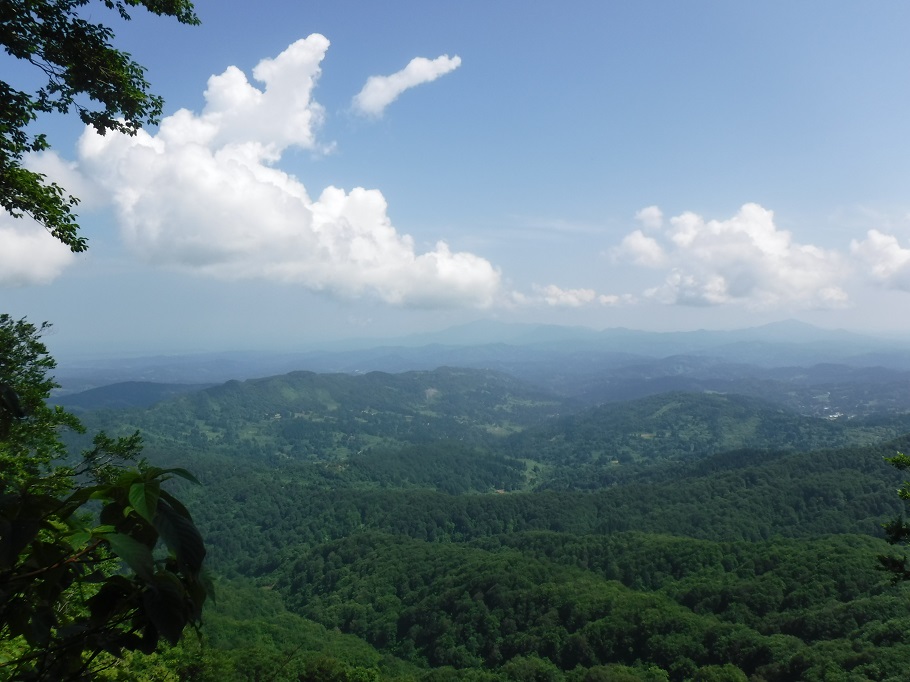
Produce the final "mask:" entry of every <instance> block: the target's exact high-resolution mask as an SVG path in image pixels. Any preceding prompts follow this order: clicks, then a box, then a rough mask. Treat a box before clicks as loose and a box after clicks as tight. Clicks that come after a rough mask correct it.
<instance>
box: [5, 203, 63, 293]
mask: <svg viewBox="0 0 910 682" xmlns="http://www.w3.org/2000/svg"><path fill="white" fill-rule="evenodd" d="M74 260H75V255H74V254H73V253H72V252H71V251H70V250H69V248H67V247H66V246H64V245H63V244H61V243H60V242H59V241H58V240H56V239H54V238H53V237H52V236H51V235H50V233H48V232H47V231H46V230H45V229H44V228H42V227H41V226H40V225H38V223H36V222H35V221H34V220H32V219H31V218H13V217H12V216H10V215H9V214H7V213H3V212H0V287H21V286H27V285H34V284H49V283H50V282H52V281H53V280H55V279H56V278H57V277H59V276H60V274H61V273H62V272H63V270H64V269H65V268H66V267H67V266H69V265H70V264H71V263H72V262H73V261H74Z"/></svg>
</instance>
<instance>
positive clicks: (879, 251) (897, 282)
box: [850, 230, 910, 291]
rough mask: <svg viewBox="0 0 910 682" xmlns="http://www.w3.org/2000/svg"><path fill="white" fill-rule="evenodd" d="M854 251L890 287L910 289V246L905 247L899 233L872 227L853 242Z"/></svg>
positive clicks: (874, 276) (864, 266) (867, 269)
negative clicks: (886, 232) (890, 232)
mask: <svg viewBox="0 0 910 682" xmlns="http://www.w3.org/2000/svg"><path fill="white" fill-rule="evenodd" d="M850 251H851V253H852V254H853V256H854V257H855V258H856V259H857V260H858V261H859V263H860V269H861V270H862V271H863V272H865V273H867V274H868V276H869V277H870V278H871V279H872V280H873V281H875V282H877V283H878V284H881V285H882V286H884V287H886V288H889V289H898V290H901V291H910V249H905V248H904V247H902V246H901V245H900V242H898V240H897V237H894V236H893V235H890V234H885V233H884V232H879V231H878V230H869V232H868V233H867V235H866V239H864V240H863V241H858V240H855V239H854V240H853V241H852V242H851V243H850Z"/></svg>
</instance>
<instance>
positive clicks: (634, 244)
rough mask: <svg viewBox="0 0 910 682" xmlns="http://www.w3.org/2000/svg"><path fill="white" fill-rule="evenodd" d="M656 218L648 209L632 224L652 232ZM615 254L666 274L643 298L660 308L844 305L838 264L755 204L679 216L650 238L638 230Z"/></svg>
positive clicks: (832, 255) (835, 256)
mask: <svg viewBox="0 0 910 682" xmlns="http://www.w3.org/2000/svg"><path fill="white" fill-rule="evenodd" d="M658 213H659V209H656V207H649V208H648V209H644V210H643V211H641V212H639V214H638V218H639V220H641V222H643V223H649V224H650V226H651V227H654V228H656V227H657V221H656V217H657V215H658ZM614 254H616V255H619V256H622V255H627V256H629V257H631V259H632V261H633V262H634V263H636V264H638V265H641V266H646V267H650V268H660V269H664V270H666V272H667V274H666V276H665V279H664V281H663V283H662V284H660V285H658V286H654V287H651V288H650V289H648V290H647V291H646V292H645V294H646V295H647V296H649V297H651V298H655V299H657V300H660V301H663V302H665V303H676V304H685V305H718V304H724V303H743V304H746V305H750V306H758V307H762V306H772V305H782V304H796V305H800V306H804V307H834V306H839V305H842V304H844V303H845V302H846V300H847V294H846V293H845V292H844V291H843V289H841V288H840V286H839V282H840V281H841V279H842V278H843V275H844V271H845V263H844V259H843V258H842V257H841V256H840V255H839V254H837V253H836V252H833V251H826V250H824V249H821V248H819V247H817V246H813V245H811V244H800V243H798V242H796V241H794V239H793V236H792V235H791V234H790V232H788V231H786V230H781V229H779V228H778V227H777V226H776V225H775V224H774V214H773V212H772V211H769V210H767V209H765V208H763V207H761V206H759V205H758V204H745V205H744V206H742V208H740V210H739V212H737V214H736V215H734V216H733V217H732V218H729V219H727V220H705V219H704V218H703V217H701V216H699V215H696V214H694V213H684V214H682V215H679V216H676V217H674V218H671V219H670V221H669V225H668V226H666V227H663V228H661V229H660V230H659V232H658V233H657V234H656V235H655V236H654V237H651V236H647V235H645V234H644V233H643V232H642V231H641V230H636V231H634V232H632V233H630V234H628V235H627V236H626V237H625V238H624V239H623V240H622V242H621V243H620V245H619V246H618V247H616V249H615V250H614Z"/></svg>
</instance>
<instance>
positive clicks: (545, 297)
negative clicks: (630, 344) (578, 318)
mask: <svg viewBox="0 0 910 682" xmlns="http://www.w3.org/2000/svg"><path fill="white" fill-rule="evenodd" d="M534 291H535V294H536V295H535V296H530V297H529V296H521V295H519V296H518V297H517V298H516V301H517V302H519V303H522V304H525V305H528V304H533V303H540V302H542V303H545V304H547V305H548V306H553V307H559V308H581V307H582V306H587V305H593V304H598V305H609V306H612V305H618V304H620V303H623V302H629V301H630V297H629V296H617V295H615V294H598V293H597V292H596V291H594V289H563V288H562V287H558V286H556V285H555V284H548V285H546V286H539V285H536V286H534Z"/></svg>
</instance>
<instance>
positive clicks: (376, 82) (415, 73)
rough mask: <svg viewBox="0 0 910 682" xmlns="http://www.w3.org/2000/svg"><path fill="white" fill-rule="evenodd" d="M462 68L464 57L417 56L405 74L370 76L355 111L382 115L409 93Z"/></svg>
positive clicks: (355, 101)
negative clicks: (402, 94)
mask: <svg viewBox="0 0 910 682" xmlns="http://www.w3.org/2000/svg"><path fill="white" fill-rule="evenodd" d="M459 66H461V57H459V56H458V55H455V56H454V57H451V58H450V57H449V55H447V54H446V55H442V56H441V57H437V58H436V59H427V58H425V57H415V58H414V59H412V60H411V61H410V62H408V65H407V66H406V67H404V68H403V69H402V70H401V71H396V72H395V73H393V74H392V75H390V76H370V77H369V78H368V79H367V82H366V84H365V85H364V86H363V89H362V90H361V91H360V92H359V93H357V94H356V95H354V101H353V107H354V110H355V111H356V112H358V113H360V114H363V115H364V116H375V117H378V116H382V112H383V111H385V108H386V107H387V106H389V105H390V104H391V103H392V102H394V101H395V100H396V99H398V97H399V95H401V93H403V92H404V91H405V90H409V89H410V88H413V87H415V86H417V85H421V84H423V83H429V82H431V81H434V80H436V79H437V78H439V77H440V76H443V75H445V74H447V73H449V72H451V71H454V70H455V69H457V68H458V67H459Z"/></svg>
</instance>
